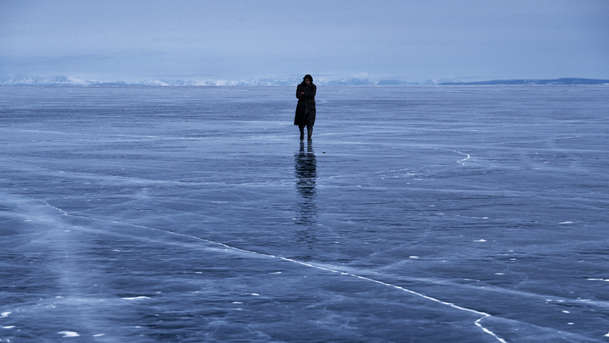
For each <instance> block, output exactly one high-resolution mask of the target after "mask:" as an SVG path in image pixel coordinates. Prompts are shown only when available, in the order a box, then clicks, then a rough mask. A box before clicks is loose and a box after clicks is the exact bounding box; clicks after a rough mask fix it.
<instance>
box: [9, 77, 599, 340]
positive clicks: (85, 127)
mask: <svg viewBox="0 0 609 343" xmlns="http://www.w3.org/2000/svg"><path fill="white" fill-rule="evenodd" d="M318 93H319V94H318V100H317V106H318V119H317V122H316V128H315V135H314V140H313V142H312V144H307V143H305V144H300V143H299V142H298V140H297V139H298V134H297V129H295V128H294V127H293V126H292V125H291V121H292V119H293V117H292V116H293V111H294V107H295V103H294V100H295V98H294V96H293V89H292V88H291V87H259V88H247V87H233V88H230V87H227V88H214V87H210V88H205V87H199V88H188V87H182V88H172V87H168V88H154V87H141V88H138V87H123V88H111V87H107V88H101V87H100V88H87V87H0V144H1V145H2V149H1V150H0V165H1V166H2V167H1V168H0V235H1V238H2V239H0V264H1V265H2V268H0V273H1V275H0V280H1V283H0V325H1V326H2V328H3V330H0V342H9V341H11V342H54V341H62V340H69V341H71V342H90V341H96V342H97V341H99V342H133V343H139V342H209V341H219V342H226V341H259V342H264V341H299V342H327V341H334V342H337V341H345V342H346V341H349V342H351V341H357V342H363V341H365V342H384V341H394V342H504V341H506V342H604V341H606V340H607V337H606V335H607V331H608V330H609V292H608V291H607V290H608V289H607V283H606V281H608V280H609V269H608V268H607V266H608V263H609V257H608V256H609V254H608V250H607V247H608V243H609V238H607V237H608V236H607V222H608V219H609V211H608V210H609V175H608V173H607V171H608V170H609V149H607V147H608V146H609V102H608V101H607V99H608V98H609V87H606V86H492V87H485V86H482V87H472V86H450V87H449V86H446V87H394V88H392V87H387V88H375V87H322V88H320V89H319V90H318ZM9 328H10V329H9Z"/></svg>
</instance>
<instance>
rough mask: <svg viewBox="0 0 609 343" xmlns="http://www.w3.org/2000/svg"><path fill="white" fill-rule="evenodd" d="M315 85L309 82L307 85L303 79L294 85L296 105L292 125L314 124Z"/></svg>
mask: <svg viewBox="0 0 609 343" xmlns="http://www.w3.org/2000/svg"><path fill="white" fill-rule="evenodd" d="M316 92H317V87H316V86H315V84H313V83H311V84H310V85H309V86H307V85H306V84H305V83H304V81H303V82H302V83H301V84H299V85H298V87H296V97H297V98H298V105H296V114H295V115H294V125H299V126H300V125H305V126H306V125H310V126H313V125H314V124H315V112H316V111H315V93H316Z"/></svg>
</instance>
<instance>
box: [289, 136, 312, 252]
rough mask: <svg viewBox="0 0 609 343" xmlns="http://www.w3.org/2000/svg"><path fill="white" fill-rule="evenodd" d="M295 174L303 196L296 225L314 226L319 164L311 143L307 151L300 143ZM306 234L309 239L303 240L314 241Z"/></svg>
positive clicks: (295, 156) (295, 160)
mask: <svg viewBox="0 0 609 343" xmlns="http://www.w3.org/2000/svg"><path fill="white" fill-rule="evenodd" d="M294 173H295V175H296V189H297V190H298V193H300V196H301V199H300V203H299V209H298V210H299V214H298V215H299V216H298V218H297V219H296V224H300V225H305V226H312V225H313V223H314V222H315V219H316V218H315V217H316V215H317V207H316V205H315V182H316V179H317V162H316V161H315V153H314V152H313V145H312V143H311V142H310V141H309V144H308V146H307V150H306V151H305V148H304V143H302V142H301V143H300V150H299V151H298V153H297V154H295V155H294ZM304 234H305V235H306V236H307V237H301V238H302V239H304V240H306V241H308V242H309V243H311V241H312V240H314V239H313V237H312V236H310V235H311V234H312V233H311V232H308V233H307V232H305V233H304Z"/></svg>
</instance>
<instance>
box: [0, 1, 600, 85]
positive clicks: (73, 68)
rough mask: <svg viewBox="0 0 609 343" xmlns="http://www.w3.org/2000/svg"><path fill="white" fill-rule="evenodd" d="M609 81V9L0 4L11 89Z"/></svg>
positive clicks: (497, 4) (0, 55)
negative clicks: (24, 82)
mask: <svg viewBox="0 0 609 343" xmlns="http://www.w3.org/2000/svg"><path fill="white" fill-rule="evenodd" d="M304 73H311V74H313V75H314V76H318V77H322V78H323V77H327V78H350V77H363V78H366V77H368V78H371V79H402V80H410V81H424V80H431V79H464V80H471V79H475V80H484V79H507V78H555V77H563V76H564V77H590V78H609V1H606V0H598V1H597V0H572V1H562V0H548V1H534V0H505V1H488V0H484V1H482V0H481V1H449V0H446V1H434V0H432V1H429V0H426V1H403V0H402V1H387V0H383V1H379V0H375V1H356V0H350V1H332V0H323V1H317V0H314V1H311V0H304V1H264V0H261V1H153V0H145V1H136V0H130V1H125V0H104V1H82V0H63V1H50V0H49V1H41V0H30V1H18V0H2V1H1V2H0V76H2V75H17V74H19V75H78V76H83V77H90V78H97V79H103V80H118V79H122V80H131V79H138V78H178V79H179V78H184V79H189V78H217V79H260V78H277V79H288V78H294V77H295V76H301V75H302V74H304Z"/></svg>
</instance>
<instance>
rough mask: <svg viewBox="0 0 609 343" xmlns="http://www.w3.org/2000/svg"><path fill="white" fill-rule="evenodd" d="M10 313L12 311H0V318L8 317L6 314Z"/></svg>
mask: <svg viewBox="0 0 609 343" xmlns="http://www.w3.org/2000/svg"><path fill="white" fill-rule="evenodd" d="M11 313H13V312H10V311H6V312H2V313H0V318H6V317H8V316H9V315H10V314H11Z"/></svg>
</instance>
